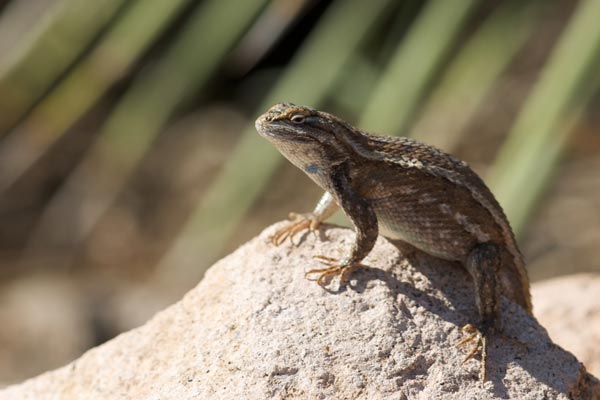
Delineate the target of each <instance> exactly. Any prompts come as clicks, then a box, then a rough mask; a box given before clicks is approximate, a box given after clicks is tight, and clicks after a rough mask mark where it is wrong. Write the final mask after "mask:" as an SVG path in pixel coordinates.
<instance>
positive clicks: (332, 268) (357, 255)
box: [306, 173, 379, 285]
mask: <svg viewBox="0 0 600 400" xmlns="http://www.w3.org/2000/svg"><path fill="white" fill-rule="evenodd" d="M332 188H333V193H334V195H335V197H336V198H337V202H338V203H339V205H340V206H341V207H342V209H343V210H344V213H345V214H346V215H347V216H348V218H350V221H352V224H353V225H354V229H355V231H356V238H355V240H354V243H353V244H352V248H351V250H350V252H349V254H348V255H347V256H345V257H344V258H342V259H337V258H334V257H329V256H324V255H319V256H315V258H316V259H318V260H320V261H321V262H323V263H324V264H325V265H327V267H326V268H317V269H312V270H310V271H308V272H307V273H306V276H310V275H318V276H317V278H316V279H315V280H316V281H317V283H319V284H320V285H325V284H327V283H328V282H329V280H330V279H331V278H332V277H334V276H336V275H341V279H342V281H345V280H346V278H347V274H348V273H349V272H351V271H352V270H353V269H354V268H355V267H357V266H358V265H359V263H360V261H362V259H363V258H365V257H366V256H367V254H369V252H370V251H371V249H372V248H373V246H374V245H375V241H376V240H377V235H378V232H379V231H378V227H377V216H376V215H375V211H374V210H373V207H371V205H370V203H369V202H368V201H367V200H366V199H364V198H362V197H361V196H360V195H359V194H358V193H357V192H356V191H355V190H354V189H353V188H352V185H351V184H350V182H349V181H348V179H347V177H346V175H345V174H343V173H338V174H335V175H334V176H333V178H332Z"/></svg>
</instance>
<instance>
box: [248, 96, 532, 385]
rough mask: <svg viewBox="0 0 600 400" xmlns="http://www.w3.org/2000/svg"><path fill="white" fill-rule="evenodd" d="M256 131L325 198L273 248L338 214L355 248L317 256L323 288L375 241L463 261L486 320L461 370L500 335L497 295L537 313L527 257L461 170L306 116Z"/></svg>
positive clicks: (271, 118) (300, 111)
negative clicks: (382, 238)
mask: <svg viewBox="0 0 600 400" xmlns="http://www.w3.org/2000/svg"><path fill="white" fill-rule="evenodd" d="M256 128H257V130H258V132H259V133H260V134H261V135H262V136H263V137H265V138H266V139H268V140H269V141H270V142H272V143H273V144H274V145H275V147H277V149H278V150H279V151H280V152H281V153H282V154H283V155H284V156H285V157H286V158H287V159H288V160H289V161H291V162H292V163H293V164H294V165H296V166H297V167H298V168H300V169H301V170H303V171H304V172H305V173H306V174H307V175H308V176H309V177H310V178H311V179H312V180H313V181H315V182H316V183H317V184H318V185H319V186H321V187H322V188H323V189H324V190H325V194H324V195H323V197H322V198H321V200H320V201H319V203H318V204H317V206H316V207H315V209H314V210H313V212H312V213H308V214H291V215H292V223H291V224H289V225H288V226H286V227H284V228H283V229H281V230H279V231H278V232H276V233H275V235H274V236H273V241H274V242H275V243H276V244H280V243H282V242H283V241H284V240H286V238H288V237H290V238H293V236H294V235H296V234H297V233H299V232H301V231H304V230H306V229H310V230H315V229H316V228H317V227H318V226H319V224H320V223H321V222H323V221H324V220H326V219H327V218H329V217H330V216H332V215H333V214H334V213H335V212H336V211H337V209H338V208H339V207H341V208H342V210H343V211H344V212H345V213H346V215H347V216H348V217H349V219H350V220H351V221H352V223H353V225H354V227H355V231H356V239H355V241H354V243H353V245H352V248H351V250H350V252H349V253H348V255H347V256H346V257H344V258H342V259H335V258H332V257H327V256H316V257H315V258H318V259H319V260H321V262H323V263H324V264H325V265H326V267H325V268H320V269H313V270H310V271H308V272H307V274H308V275H312V274H316V276H317V279H316V280H317V282H318V283H319V284H326V283H327V282H328V281H329V280H330V279H331V277H333V276H335V275H340V278H341V279H342V281H345V280H346V279H347V275H348V273H349V272H350V271H352V270H353V269H354V268H356V267H357V266H359V263H360V261H361V260H362V259H363V258H364V257H366V256H367V254H368V253H369V252H370V251H371V249H372V248H373V246H374V244H375V241H376V239H377V235H378V234H379V233H381V234H382V235H383V236H385V237H388V238H390V239H394V240H400V241H404V242H406V243H408V244H410V245H411V246H414V247H416V248H417V249H419V250H422V251H424V252H426V253H428V254H430V255H433V256H436V257H439V258H442V259H446V260H452V261H458V262H460V263H461V264H462V265H463V266H464V267H465V268H466V270H467V271H468V273H469V274H470V275H471V277H472V278H473V282H474V286H475V300H476V305H477V308H478V311H479V314H480V318H481V319H480V321H479V323H477V324H475V325H476V327H477V328H475V327H474V326H473V325H471V324H469V325H467V326H465V327H464V328H463V329H464V330H465V331H469V332H470V335H469V336H468V337H467V338H465V339H463V340H462V341H461V342H460V343H459V345H462V344H464V343H467V342H471V341H475V345H474V347H473V349H472V350H471V351H470V352H469V353H468V354H467V356H466V358H465V361H466V360H468V359H469V358H471V357H472V356H473V355H474V354H475V353H476V352H477V351H478V349H479V348H480V346H481V349H482V373H481V378H482V380H485V359H486V343H487V342H486V338H487V336H488V335H489V333H490V332H491V331H492V330H493V331H497V330H499V329H500V295H501V294H503V295H505V296H506V297H508V298H509V299H511V300H512V301H514V302H515V303H517V304H519V305H521V306H522V307H523V308H524V309H525V310H526V311H527V312H528V313H529V314H531V312H532V306H531V297H530V294H529V280H528V277H527V272H526V270H525V266H524V261H523V257H522V255H521V253H520V251H519V249H518V247H517V243H516V240H515V237H514V234H513V232H512V229H511V227H510V225H509V223H508V220H507V218H506V216H505V215H504V212H503V211H502V208H501V207H500V205H499V204H498V202H497V201H496V199H495V198H494V195H493V194H492V193H491V191H490V190H489V189H488V188H487V186H486V185H485V183H484V182H483V181H482V180H481V178H480V177H479V176H478V175H477V174H476V173H475V172H473V170H472V169H471V168H470V167H469V166H468V165H467V164H466V163H465V162H464V161H460V160H458V159H457V158H455V157H453V156H451V155H449V154H446V153H444V152H442V151H440V150H438V149H436V148H434V147H432V146H429V145H426V144H423V143H419V142H417V141H415V140H412V139H409V138H405V137H392V136H377V135H372V134H369V133H366V132H363V131H361V130H359V129H357V128H355V127H353V126H351V125H350V124H348V123H346V122H345V121H343V120H341V119H339V118H337V117H335V116H333V115H331V114H328V113H325V112H322V111H318V110H315V109H312V108H310V107H303V106H296V105H293V104H289V103H281V104H276V105H274V106H273V107H271V108H270V109H269V110H268V111H267V112H266V113H265V114H263V115H261V116H260V117H259V118H258V119H257V120H256Z"/></svg>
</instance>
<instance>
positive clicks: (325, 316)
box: [0, 227, 600, 399]
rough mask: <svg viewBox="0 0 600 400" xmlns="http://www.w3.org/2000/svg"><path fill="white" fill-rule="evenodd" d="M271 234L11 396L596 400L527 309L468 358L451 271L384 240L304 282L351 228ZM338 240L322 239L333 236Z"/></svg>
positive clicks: (460, 287)
mask: <svg viewBox="0 0 600 400" xmlns="http://www.w3.org/2000/svg"><path fill="white" fill-rule="evenodd" d="M274 229H275V228H274V227H271V228H268V229H267V230H266V231H265V232H263V233H262V234H261V235H260V236H259V237H257V238H255V239H253V240H252V241H250V242H249V243H247V244H245V245H244V246H242V247H241V248H239V249H238V250H237V251H235V252H234V253H233V254H231V255H229V256H228V257H226V258H224V259H223V260H221V261H219V262H218V263H216V264H215V265H214V266H213V267H212V268H211V269H210V270H209V271H208V272H207V274H206V276H205V278H204V279H203V280H202V282H200V284H199V285H198V286H197V287H196V288H195V289H193V290H192V291H191V292H189V293H188V294H187V295H186V296H185V297H184V298H183V299H182V300H181V301H180V302H179V303H177V304H175V305H173V306H171V307H170V308H168V309H166V310H165V311H163V312H161V313H159V314H157V315H156V316H155V317H154V318H153V319H152V320H150V321H149V322H148V323H146V324H145V325H144V326H142V327H140V328H137V329H134V330H132V331H130V332H127V333H125V334H122V335H120V336H118V337H117V338H115V339H113V340H111V341H110V342H107V343H105V344H104V345H102V346H99V347H97V348H95V349H92V350H90V351H88V352H87V353H86V354H84V355H83V356H82V357H81V358H79V359H78V360H76V361H74V362H72V363H71V364H69V365H67V366H65V367H63V368H60V369H58V370H55V371H52V372H48V373H45V374H43V375H41V376H39V377H37V378H34V379H32V380H29V381H26V382H25V383H22V384H20V385H17V386H13V387H9V388H7V389H5V390H4V391H2V392H0V399H50V398H61V399H79V398H86V399H106V398H134V399H145V398H146V399H148V398H151V399H163V398H173V399H188V398H197V399H240V398H244V399H266V398H278V399H282V398H285V399H295V398H298V399H306V398H310V399H319V398H321V399H325V398H338V399H342V398H343V399H357V398H361V399H366V398H368V399H382V398H400V399H409V398H410V399H413V398H419V399H437V398H453V399H495V398H518V399H542V398H552V399H554V398H556V399H567V398H574V399H589V398H593V397H594V396H596V397H598V396H599V393H600V383H599V382H598V380H597V379H595V378H593V377H592V376H591V375H589V374H587V372H586V370H585V368H584V367H583V366H582V364H581V363H579V362H578V361H577V359H576V358H575V357H574V356H573V355H571V354H570V353H568V352H566V351H564V350H563V349H561V348H560V347H558V346H556V345H555V344H553V343H552V342H551V341H550V339H549V338H548V336H547V334H546V331H545V330H544V329H543V328H542V327H541V326H540V325H539V324H538V323H537V322H536V321H535V320H534V319H533V318H531V317H529V316H528V315H527V314H526V313H525V312H524V311H523V310H522V309H521V308H520V307H518V306H517V305H515V304H512V303H510V302H508V301H504V302H503V304H502V309H503V313H504V325H505V333H506V335H508V336H509V337H514V338H518V340H519V341H520V342H522V343H523V344H524V345H519V344H518V343H516V341H514V340H510V339H507V338H502V337H500V336H494V337H493V338H492V339H491V340H490V346H489V350H488V369H487V371H488V380H487V381H486V382H485V383H484V384H482V383H481V382H480V381H479V380H478V374H479V370H480V361H479V359H478V357H475V358H474V359H471V360H469V361H467V362H466V363H464V364H463V363H462V360H463V357H464V354H465V351H466V350H465V349H457V348H456V346H455V345H456V343H457V342H458V341H459V340H460V339H461V338H462V335H463V334H462V333H461V327H462V326H463V325H464V324H466V323H468V322H473V321H474V320H475V318H476V315H477V314H476V311H475V304H474V299H473V294H472V286H471V281H470V279H469V277H468V276H467V274H466V273H465V272H464V271H463V269H462V268H461V267H460V266H458V265H454V264H449V263H446V262H442V261H440V260H435V259H433V258H430V257H428V256H425V255H422V254H416V255H415V254H413V256H412V257H411V258H412V259H414V260H413V261H411V263H409V262H408V261H407V260H406V259H404V258H403V257H402V254H401V253H400V251H399V250H397V249H396V247H394V246H393V245H392V244H390V243H389V242H388V241H386V240H384V239H383V238H380V239H379V241H378V242H377V245H376V248H375V250H374V251H373V252H372V253H371V254H370V255H369V257H367V259H366V260H365V262H364V263H365V265H368V266H369V268H365V269H361V270H359V271H356V272H355V273H354V274H353V275H352V277H351V278H352V279H351V281H350V282H349V283H348V284H347V285H342V286H338V285H336V282H335V281H334V282H333V283H332V287H330V288H329V289H328V290H325V289H323V288H321V287H319V286H318V285H317V284H316V283H315V282H311V281H308V280H306V279H305V277H304V272H305V271H306V270H307V269H310V268H311V267H315V266H316V265H317V264H316V262H315V260H313V259H312V256H313V255H315V254H328V255H333V256H335V255H337V252H338V250H339V249H340V248H343V249H345V248H347V246H349V245H350V243H351V241H352V239H353V233H352V232H351V231H349V230H347V229H340V228H331V227H325V228H324V230H321V231H320V234H321V238H315V237H314V236H313V235H307V236H306V237H305V240H304V241H303V242H302V243H301V245H300V246H298V247H295V246H293V245H290V244H285V245H282V246H281V247H274V246H273V245H271V244H270V242H269V239H268V238H269V235H271V234H272V233H273V231H274ZM326 238H327V239H328V240H325V239H326Z"/></svg>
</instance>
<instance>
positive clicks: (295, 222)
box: [271, 213, 320, 246]
mask: <svg viewBox="0 0 600 400" xmlns="http://www.w3.org/2000/svg"><path fill="white" fill-rule="evenodd" d="M289 219H290V221H291V223H290V224H288V225H287V226H284V227H283V228H281V229H279V230H278V231H277V232H275V233H274V234H273V236H271V243H273V244H274V245H275V246H279V245H281V244H282V243H283V242H285V240H286V239H287V238H290V241H291V242H292V244H296V243H294V237H295V236H296V235H297V234H298V233H300V232H302V231H304V230H306V229H308V230H309V231H310V232H315V231H316V230H317V228H318V227H319V224H320V221H318V220H317V218H316V217H315V216H314V215H313V214H312V213H307V214H297V213H290V215H289Z"/></svg>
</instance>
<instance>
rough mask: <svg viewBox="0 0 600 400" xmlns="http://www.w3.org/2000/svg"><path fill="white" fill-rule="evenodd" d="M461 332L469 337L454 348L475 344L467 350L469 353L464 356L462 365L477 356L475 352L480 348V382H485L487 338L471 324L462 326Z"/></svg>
mask: <svg viewBox="0 0 600 400" xmlns="http://www.w3.org/2000/svg"><path fill="white" fill-rule="evenodd" d="M462 331H463V332H465V333H467V334H468V335H469V336H467V337H466V338H464V339H462V340H461V341H460V342H458V343H457V344H456V347H462V346H464V345H465V344H467V343H470V342H473V341H474V342H475V344H474V345H473V347H472V348H471V350H469V352H468V353H467V355H466V356H465V358H464V360H463V363H465V362H467V361H468V360H470V359H471V358H473V356H474V355H475V354H477V351H478V350H479V348H481V382H485V378H486V373H485V370H486V367H485V363H486V359H487V337H486V335H485V334H484V333H482V332H481V331H480V330H479V329H477V328H476V327H475V326H473V325H471V324H467V325H465V326H463V328H462Z"/></svg>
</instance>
